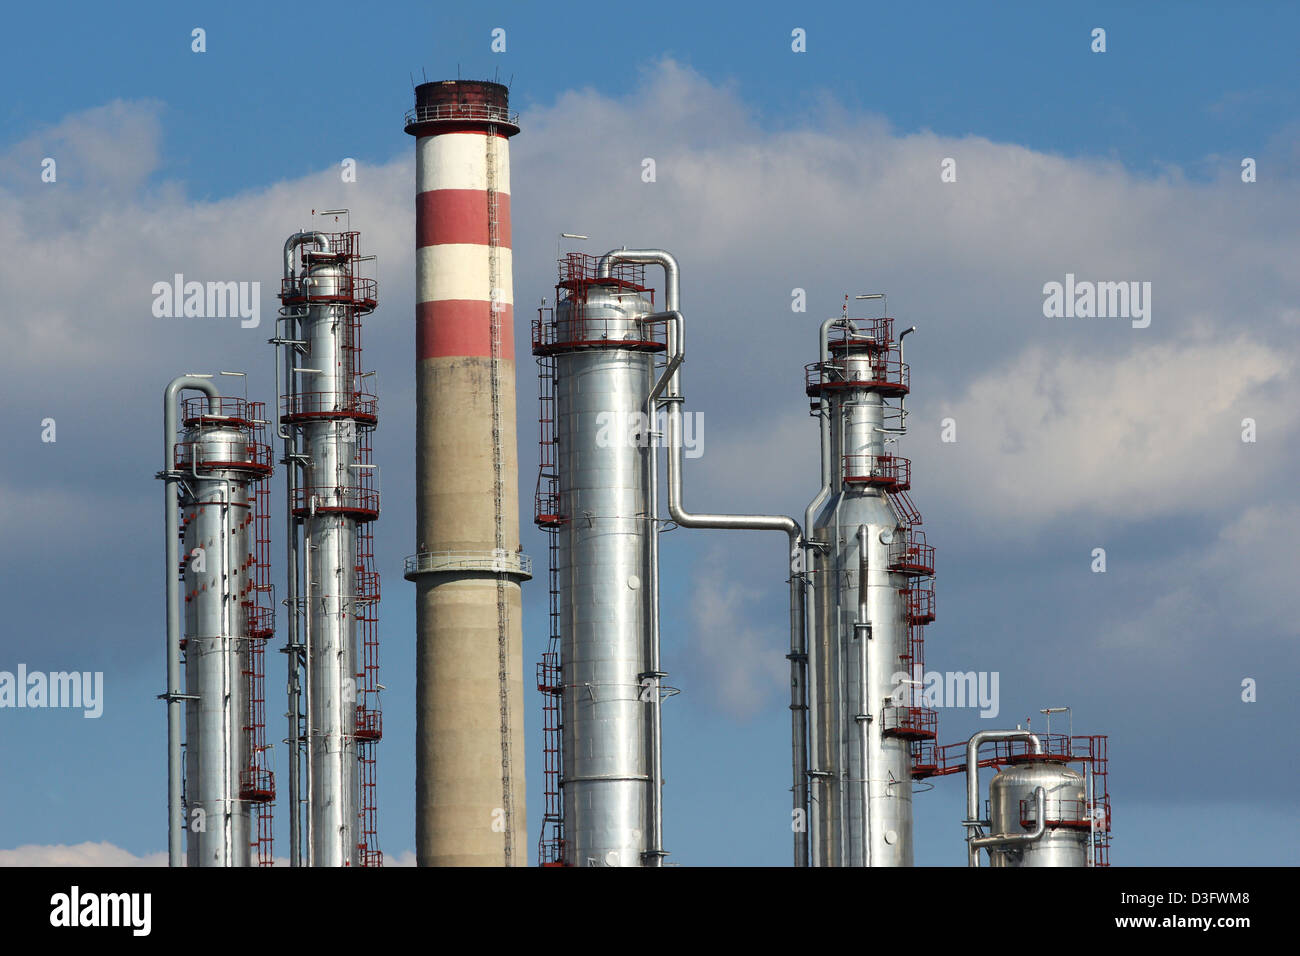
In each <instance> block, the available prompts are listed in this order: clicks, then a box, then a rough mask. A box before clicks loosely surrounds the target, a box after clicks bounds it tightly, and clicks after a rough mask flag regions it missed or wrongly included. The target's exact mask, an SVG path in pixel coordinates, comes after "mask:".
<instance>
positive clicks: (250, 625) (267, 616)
mask: <svg viewBox="0 0 1300 956" xmlns="http://www.w3.org/2000/svg"><path fill="white" fill-rule="evenodd" d="M269 484H270V483H269V482H268V481H266V480H262V481H259V482H257V483H256V484H254V485H253V486H252V487H250V488H249V501H248V503H249V506H250V507H249V513H248V515H247V517H246V518H245V519H244V521H245V523H246V524H247V525H249V526H250V527H251V530H252V534H251V535H250V552H249V555H248V560H247V561H246V562H245V567H246V569H247V574H246V577H247V579H248V581H249V584H248V586H247V588H246V589H245V590H244V592H243V595H242V599H241V604H242V606H243V608H244V612H245V615H246V617H247V629H248V630H247V634H246V635H245V639H246V640H247V641H248V657H247V665H246V669H245V670H244V672H243V677H244V680H245V681H246V686H247V697H248V713H247V715H246V720H245V724H244V727H243V731H244V736H245V738H246V740H247V748H248V760H249V762H248V765H247V766H246V767H244V768H243V769H242V770H241V771H240V774H239V798H240V799H241V800H247V801H249V802H250V803H252V804H253V810H252V813H253V817H254V828H253V829H254V832H253V833H252V835H251V836H252V839H251V840H250V844H249V845H250V847H251V848H252V849H253V850H254V852H255V853H256V854H257V863H258V865H259V866H271V865H272V864H273V862H274V856H275V854H274V809H273V807H274V802H275V774H274V773H273V772H272V771H271V769H270V767H269V766H268V761H269V755H270V747H269V746H268V745H267V742H266V692H265V683H266V680H265V677H266V662H265V657H266V642H267V639H268V638H269V637H271V636H272V635H273V634H274V632H275V600H274V594H273V590H272V585H271V509H270V496H271V489H270V487H269Z"/></svg>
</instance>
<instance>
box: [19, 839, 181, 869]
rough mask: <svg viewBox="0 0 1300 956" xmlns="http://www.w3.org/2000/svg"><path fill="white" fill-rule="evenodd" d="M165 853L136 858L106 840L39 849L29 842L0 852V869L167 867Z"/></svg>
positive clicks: (41, 847)
mask: <svg viewBox="0 0 1300 956" xmlns="http://www.w3.org/2000/svg"><path fill="white" fill-rule="evenodd" d="M166 865H167V852H166V851H165V850H160V851H158V852H157V853H146V854H145V855H144V856H137V855H136V854H134V853H132V852H131V851H130V850H124V849H122V848H121V847H119V846H114V845H113V844H111V843H108V842H107V841H104V842H100V843H93V842H90V841H87V842H85V843H76V844H71V845H69V844H63V843H58V844H55V845H52V846H41V845H39V844H35V843H29V844H26V845H25V846H20V847H16V848H14V849H12V850H0V866H166Z"/></svg>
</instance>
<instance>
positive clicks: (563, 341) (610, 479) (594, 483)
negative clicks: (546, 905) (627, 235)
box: [533, 253, 666, 866]
mask: <svg viewBox="0 0 1300 956" xmlns="http://www.w3.org/2000/svg"><path fill="white" fill-rule="evenodd" d="M596 265H597V263H596V260H595V259H594V258H592V257H590V256H584V255H581V254H577V253H574V254H570V255H569V256H567V257H566V259H565V260H564V261H563V263H562V271H561V275H560V283H559V285H558V286H557V288H556V292H557V298H556V307H555V312H554V317H553V319H552V320H551V321H549V322H548V321H546V320H544V319H539V321H538V323H537V324H536V325H535V326H534V336H533V340H534V341H533V352H534V354H536V355H538V356H539V359H540V360H541V363H542V370H543V375H544V376H549V377H550V379H551V382H550V385H549V386H548V385H547V384H545V383H544V384H543V393H544V394H545V393H546V392H547V391H549V390H550V389H553V395H554V413H553V414H554V435H553V439H552V440H553V443H554V453H553V454H554V458H553V460H554V462H555V470H554V475H553V476H551V475H547V474H546V469H545V467H544V468H543V478H544V479H548V478H552V477H553V479H554V484H553V486H552V488H548V489H547V490H545V491H544V492H539V493H541V494H543V495H544V497H545V498H550V497H551V496H552V495H553V504H552V505H550V506H547V504H546V503H545V501H542V500H539V508H538V523H539V524H540V525H542V526H543V528H545V529H547V530H550V531H551V532H552V533H554V534H556V535H557V536H558V540H557V542H556V544H557V547H556V548H555V550H554V553H553V561H554V564H555V567H554V569H553V574H554V582H555V587H556V588H557V590H558V637H559V641H558V644H559V658H560V680H559V697H560V701H559V706H560V721H559V727H560V728H562V731H561V734H560V739H561V750H562V753H561V760H560V766H561V767H562V768H563V775H562V778H561V780H560V783H559V786H560V788H561V793H562V797H561V800H560V804H561V806H562V808H563V829H562V831H561V832H562V834H563V844H562V849H561V850H560V851H559V852H558V853H557V854H556V855H557V856H558V857H559V861H560V862H563V863H565V864H568V865H573V866H643V865H651V866H654V865H658V864H659V862H660V859H661V858H662V856H663V854H662V848H661V847H659V846H656V845H654V844H655V840H656V834H657V829H658V828H657V821H656V818H655V814H656V812H657V795H658V788H659V780H658V777H657V774H656V768H655V766H654V761H653V754H654V746H655V741H654V738H653V736H652V734H653V733H654V732H655V731H656V730H657V725H656V724H655V723H654V721H655V715H656V713H657V705H658V699H657V697H658V695H659V694H660V693H661V689H660V686H659V679H660V678H661V677H662V676H663V675H662V674H659V673H657V672H655V668H654V666H652V660H653V659H654V658H656V657H657V655H656V654H655V649H654V648H653V647H652V642H653V641H657V638H658V635H657V633H652V629H651V621H652V619H653V617H654V614H655V611H656V604H657V600H658V595H657V584H658V576H657V574H656V573H655V570H654V562H655V556H654V555H653V554H652V540H653V538H654V535H655V534H656V533H657V530H658V529H657V527H656V526H655V525H656V516H655V515H654V513H653V507H652V502H653V500H654V496H653V493H652V488H653V483H654V481H655V477H654V473H653V471H652V468H653V462H654V456H653V455H652V454H651V448H650V431H651V429H652V428H653V422H652V421H651V420H650V418H649V417H648V416H647V414H646V406H647V399H648V396H649V395H650V392H651V389H652V388H653V386H654V374H655V357H656V353H662V352H663V351H664V350H665V348H666V345H665V342H664V340H663V325H662V322H661V321H656V318H657V317H654V316H653V312H654V308H653V306H652V304H651V302H650V300H649V299H648V298H647V297H646V292H647V290H646V288H645V286H644V280H643V277H642V273H643V271H644V268H643V267H641V266H630V265H629V266H623V267H621V268H620V269H619V270H618V272H617V274H616V275H609V276H604V277H597V275H596ZM546 417H547V415H546V413H545V412H544V413H543V418H544V419H545V418H546ZM543 434H544V437H543V441H544V442H545V441H546V436H545V431H544V433H543ZM549 457H550V456H549V455H548V449H547V448H545V447H544V448H543V462H545V461H547V460H548V458H549ZM552 489H553V490H552ZM550 785H551V782H550V781H549V780H548V788H549V786H550Z"/></svg>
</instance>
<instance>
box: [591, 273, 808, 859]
mask: <svg viewBox="0 0 1300 956" xmlns="http://www.w3.org/2000/svg"><path fill="white" fill-rule="evenodd" d="M616 261H624V262H638V263H645V264H651V265H657V266H660V267H661V268H662V269H663V270H664V286H665V293H664V305H665V307H666V308H667V310H668V311H670V312H676V313H677V314H678V323H677V341H676V350H675V351H676V353H677V354H684V353H685V347H686V346H685V338H686V324H685V322H684V321H683V320H682V319H681V317H680V309H681V292H680V285H679V276H680V270H679V269H678V266H677V260H676V259H675V258H674V257H673V256H672V255H671V254H670V253H668V252H666V251H664V250H662V249H611V250H610V251H609V252H607V253H605V255H604V256H602V257H601V260H600V265H599V268H598V272H599V274H600V275H602V276H608V275H610V272H611V270H612V268H613V264H614V263H615V262H616ZM680 375H681V370H680V363H679V367H678V368H675V369H674V370H673V372H672V374H671V378H670V380H669V386H668V392H669V394H668V397H667V399H665V404H666V405H667V406H668V512H669V516H670V517H671V518H672V519H673V520H674V521H675V522H677V524H678V525H679V526H680V527H683V528H718V529H724V530H752V531H784V532H785V533H786V534H787V536H788V537H789V546H788V548H787V549H786V552H785V554H786V566H787V569H788V570H789V573H790V578H789V583H790V655H789V656H790V669H791V687H792V695H791V696H792V702H791V708H790V711H791V718H790V721H791V731H790V737H791V751H792V754H793V755H794V756H792V760H791V762H792V764H793V765H794V767H793V769H792V776H793V783H792V788H791V789H792V793H791V800H792V803H793V809H794V811H795V812H796V813H798V812H800V811H802V810H803V809H804V808H805V806H806V800H805V798H804V787H805V767H806V764H807V760H806V755H805V752H804V744H805V741H806V737H807V730H806V724H805V717H804V715H805V713H806V711H804V710H803V709H802V708H803V707H804V704H803V687H804V686H805V685H806V676H805V674H804V673H803V671H804V604H803V579H802V577H801V576H800V575H798V574H796V573H795V571H794V569H793V568H792V567H790V562H791V560H792V556H793V555H794V554H795V553H797V552H798V551H799V550H800V549H801V548H802V547H803V535H802V530H801V529H800V527H799V523H798V522H797V521H795V520H794V519H793V518H789V517H786V516H784V515H721V514H692V513H690V512H688V511H687V510H686V509H685V506H684V505H683V504H682V441H681V414H682V412H681V405H682V400H683V396H682V394H681V387H680ZM796 701H798V703H796ZM791 829H792V830H793V831H794V833H793V840H794V853H795V863H796V865H800V864H801V861H802V860H803V859H805V857H804V852H805V851H804V850H803V847H804V845H805V842H806V841H805V839H804V837H803V835H802V834H800V833H799V832H798V830H797V829H796V828H795V827H793V826H792V827H791Z"/></svg>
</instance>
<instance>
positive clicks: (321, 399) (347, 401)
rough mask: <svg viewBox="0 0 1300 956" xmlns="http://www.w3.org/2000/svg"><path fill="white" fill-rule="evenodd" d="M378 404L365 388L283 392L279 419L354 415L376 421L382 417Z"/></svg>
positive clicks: (353, 417) (365, 421)
mask: <svg viewBox="0 0 1300 956" xmlns="http://www.w3.org/2000/svg"><path fill="white" fill-rule="evenodd" d="M378 406H379V401H378V399H377V398H376V397H375V396H374V395H371V394H369V393H366V392H360V391H350V392H298V393H296V394H293V395H281V396H280V419H281V420H282V421H284V422H285V423H287V424H294V423H296V422H300V421H312V420H329V419H351V420H353V421H356V422H357V423H358V424H362V425H367V424H369V425H373V424H374V423H375V422H376V421H377V420H378V417H379V414H378Z"/></svg>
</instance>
